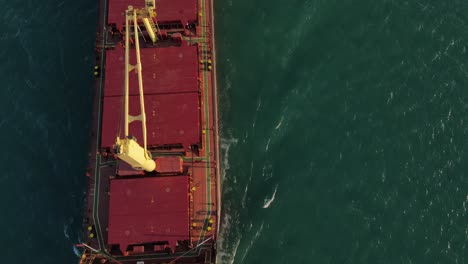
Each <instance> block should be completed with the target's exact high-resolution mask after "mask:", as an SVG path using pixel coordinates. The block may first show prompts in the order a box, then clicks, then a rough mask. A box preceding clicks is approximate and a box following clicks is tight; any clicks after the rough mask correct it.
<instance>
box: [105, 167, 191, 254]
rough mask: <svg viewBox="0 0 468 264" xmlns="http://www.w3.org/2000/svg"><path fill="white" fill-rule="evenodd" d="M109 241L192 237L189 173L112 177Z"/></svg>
mask: <svg viewBox="0 0 468 264" xmlns="http://www.w3.org/2000/svg"><path fill="white" fill-rule="evenodd" d="M110 193H111V196H110V206H109V233H108V239H109V244H119V245H120V248H121V250H123V251H125V250H126V248H127V245H130V244H137V243H145V242H153V241H168V242H169V244H170V245H171V247H172V248H174V246H175V244H176V242H177V240H186V239H188V238H189V217H188V208H189V205H188V179H187V177H186V176H174V177H152V178H140V179H125V180H112V181H111V184H110Z"/></svg>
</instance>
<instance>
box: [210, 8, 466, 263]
mask: <svg viewBox="0 0 468 264" xmlns="http://www.w3.org/2000/svg"><path fill="white" fill-rule="evenodd" d="M216 9H217V12H216V14H217V21H218V23H217V34H218V42H217V43H218V61H219V65H220V66H219V86H220V89H221V91H222V92H221V98H220V104H221V113H222V122H221V123H222V126H223V127H222V138H223V139H224V140H223V147H224V154H225V169H226V174H225V179H224V191H223V195H224V201H223V206H224V208H223V212H224V215H225V222H224V223H223V228H224V230H223V232H222V243H221V248H222V251H223V253H222V256H221V257H220V258H221V259H222V260H223V261H224V263H468V256H467V253H468V249H467V248H466V247H467V242H468V231H467V230H468V218H467V211H466V208H467V207H468V205H467V203H468V178H467V171H468V170H467V169H468V165H467V164H468V155H467V154H468V153H467V150H468V149H467V146H468V144H467V143H466V139H467V134H468V130H467V127H468V118H467V114H468V111H467V110H468V69H467V65H466V62H467V61H468V56H467V52H466V49H467V47H466V46H467V37H468V35H467V33H468V4H467V2H466V1H419V2H416V1H375V0H367V1H346V0H345V1H333V0H332V1H330V0H328V1H318V0H315V1H313V0H309V1H306V0H297V1H294V0H290V1H266V0H258V1H247V0H239V1H226V2H225V3H221V4H218V6H217V8H216ZM227 165H228V166H227ZM274 193H276V194H275V195H274ZM273 195H274V200H273V201H272V202H271V203H270V205H269V207H268V208H263V207H264V206H265V205H266V203H268V201H269V200H271V198H272V196H273Z"/></svg>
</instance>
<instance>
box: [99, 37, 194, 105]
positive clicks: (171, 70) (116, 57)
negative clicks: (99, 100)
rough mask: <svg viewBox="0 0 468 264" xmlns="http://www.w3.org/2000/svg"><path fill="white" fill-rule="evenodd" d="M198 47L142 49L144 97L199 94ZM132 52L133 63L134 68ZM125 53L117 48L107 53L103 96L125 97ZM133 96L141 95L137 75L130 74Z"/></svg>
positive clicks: (132, 62)
mask: <svg viewBox="0 0 468 264" xmlns="http://www.w3.org/2000/svg"><path fill="white" fill-rule="evenodd" d="M197 52H198V51H197V47H196V46H184V45H182V46H180V47H166V48H156V49H141V50H140V54H141V55H140V57H141V65H142V75H143V89H144V93H145V94H158V93H175V92H177V93H179V92H197V91H198V54H197ZM134 56H135V51H134V50H130V63H131V64H135V58H134ZM124 58H125V50H124V49H123V48H122V47H120V46H116V49H115V50H110V51H107V53H106V70H105V73H106V74H105V86H104V96H116V95H123V92H124V64H125V63H124V60H125V59H124ZM129 76H130V80H129V84H130V85H129V86H130V95H138V94H139V93H138V79H137V74H136V72H135V71H132V72H130V74H129Z"/></svg>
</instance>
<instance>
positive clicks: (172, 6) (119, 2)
mask: <svg viewBox="0 0 468 264" xmlns="http://www.w3.org/2000/svg"><path fill="white" fill-rule="evenodd" d="M197 3H198V1H197V0H156V13H157V16H156V19H157V20H158V22H168V21H181V22H182V24H183V25H185V24H186V23H187V22H195V21H197ZM129 5H132V6H133V7H135V8H141V7H143V6H144V5H145V1H144V0H109V11H108V18H107V21H108V23H109V24H111V23H115V24H116V25H117V26H118V27H120V26H122V25H123V24H125V16H124V12H125V10H127V8H128V6H129Z"/></svg>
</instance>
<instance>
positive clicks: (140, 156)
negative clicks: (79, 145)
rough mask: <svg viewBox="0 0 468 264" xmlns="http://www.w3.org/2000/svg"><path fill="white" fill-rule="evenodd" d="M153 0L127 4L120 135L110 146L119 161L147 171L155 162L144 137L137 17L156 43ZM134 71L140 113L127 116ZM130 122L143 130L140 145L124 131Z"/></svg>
mask: <svg viewBox="0 0 468 264" xmlns="http://www.w3.org/2000/svg"><path fill="white" fill-rule="evenodd" d="M154 9H155V0H145V7H144V8H141V9H135V8H133V6H128V9H127V10H126V11H125V17H126V20H125V92H124V97H125V106H124V122H125V124H124V126H125V128H124V129H125V131H124V134H125V135H124V136H125V137H124V138H120V137H117V140H116V143H115V145H114V152H115V154H116V155H117V156H118V157H119V158H120V159H121V160H123V161H125V162H127V163H128V164H129V165H131V166H132V168H134V169H136V170H145V171H148V172H151V171H154V170H155V169H156V163H155V162H154V160H153V159H152V157H151V153H150V152H149V151H148V149H147V140H146V114H145V100H144V93H143V77H142V67H141V58H140V41H139V38H138V32H139V31H140V28H139V27H138V20H141V21H143V24H144V26H145V28H146V31H147V32H148V35H149V36H150V38H151V41H152V42H153V44H154V43H155V42H156V40H157V39H156V32H157V29H156V25H155V23H154V21H153V18H154V17H156V12H154ZM132 22H133V33H134V36H135V37H134V38H135V51H136V61H137V63H136V65H131V64H130V25H129V24H130V23H132ZM133 70H135V71H136V72H137V74H138V93H139V95H140V115H138V116H131V115H129V113H128V104H129V73H130V72H131V71H133ZM133 121H141V124H142V130H143V147H142V146H140V145H139V144H138V143H137V141H136V140H135V138H133V137H131V136H130V135H129V133H128V125H129V124H130V123H131V122H133Z"/></svg>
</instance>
